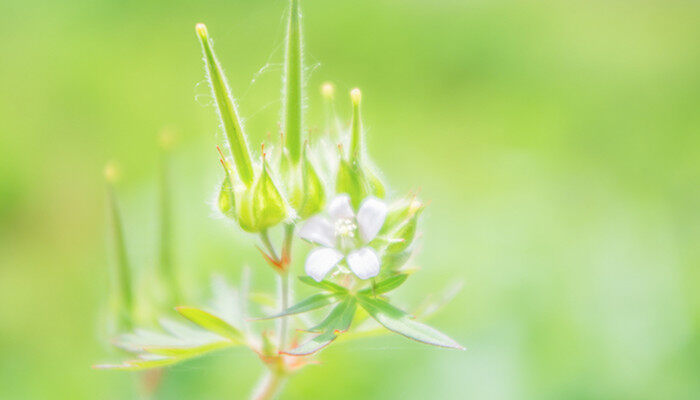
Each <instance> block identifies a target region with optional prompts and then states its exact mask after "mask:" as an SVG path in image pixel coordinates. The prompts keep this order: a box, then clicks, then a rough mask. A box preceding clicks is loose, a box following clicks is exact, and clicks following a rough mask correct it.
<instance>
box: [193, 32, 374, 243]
mask: <svg viewBox="0 0 700 400" xmlns="http://www.w3.org/2000/svg"><path fill="white" fill-rule="evenodd" d="M196 31H197V35H198V37H199V40H200V43H201V45H202V51H203V53H204V60H205V64H206V72H207V76H208V78H209V83H210V86H211V89H212V94H213V97H214V99H215V103H216V106H217V111H218V114H219V117H220V121H221V126H222V128H223V131H224V133H225V135H226V139H227V142H228V148H229V150H230V153H231V156H230V157H227V156H226V155H224V153H223V152H221V150H220V155H221V163H222V165H223V168H224V178H223V182H222V183H221V188H220V190H219V196H218V202H217V205H218V208H219V210H220V211H221V213H222V214H223V215H225V216H226V217H228V218H231V219H233V220H235V221H236V222H237V223H238V225H240V227H241V228H242V229H243V230H245V231H247V232H252V233H257V232H262V231H265V230H267V229H268V228H271V227H274V226H276V225H279V224H281V223H283V222H293V221H295V220H305V219H308V218H309V217H311V216H313V215H315V214H317V213H319V212H320V211H321V210H323V208H324V206H325V204H326V198H327V196H328V192H329V190H328V186H327V185H326V183H325V182H324V180H323V179H322V178H321V174H320V173H319V171H317V168H316V166H315V165H314V162H313V161H312V160H313V159H326V160H327V159H334V160H336V161H335V162H337V168H335V170H336V171H337V174H336V176H335V177H333V178H334V180H335V185H332V184H331V185H330V187H334V188H335V192H336V193H347V194H348V195H349V196H350V199H351V203H352V205H353V207H354V208H355V209H357V208H358V207H359V205H360V203H361V202H362V200H363V199H365V198H366V197H368V196H375V197H377V198H380V199H381V198H384V197H385V195H386V189H385V185H384V183H383V182H382V181H381V179H380V178H379V175H378V174H377V172H376V170H375V168H374V167H373V165H372V162H371V161H370V159H369V157H368V155H367V152H366V149H365V145H364V131H363V128H362V119H361V115H360V105H361V100H362V94H361V92H360V90H359V89H353V90H352V91H351V93H350V99H351V100H352V110H353V112H352V122H351V125H350V133H349V136H350V140H349V143H338V152H337V155H336V156H335V157H333V156H331V155H328V154H314V155H310V154H309V153H310V152H313V151H316V152H322V151H324V149H323V148H322V147H320V146H316V147H312V146H311V145H310V144H309V143H308V141H306V140H304V139H303V130H302V124H301V122H302V119H301V118H302V115H301V113H300V112H299V110H301V96H300V95H299V94H300V93H301V90H302V86H303V85H302V83H301V82H302V79H301V76H300V75H301V74H300V72H299V71H300V70H301V53H300V52H296V51H294V49H295V44H294V43H295V40H291V39H290V40H288V49H287V60H286V63H285V65H287V68H286V71H285V74H286V76H285V79H284V82H285V94H286V96H285V99H286V100H285V107H286V110H285V113H284V121H283V122H284V124H283V129H284V132H283V134H282V136H281V137H282V143H281V146H280V149H279V151H277V152H275V154H267V153H266V152H265V150H264V145H263V151H262V157H261V158H260V162H258V163H256V162H254V161H253V156H252V155H251V152H250V149H249V147H248V140H247V135H246V133H245V131H244V127H243V125H242V123H241V120H240V117H239V115H238V110H237V107H236V103H235V101H234V99H233V96H232V93H231V90H230V88H229V86H228V83H227V81H226V78H225V76H224V73H223V71H222V68H221V65H220V64H219V61H218V60H217V58H216V55H215V53H214V49H213V46H212V42H211V39H210V38H209V34H208V32H207V28H206V27H205V26H204V25H203V24H198V25H197V27H196ZM288 34H289V37H290V38H294V37H295V36H296V35H299V34H300V33H299V32H296V34H295V30H294V29H293V21H292V22H291V23H290V32H288ZM322 92H323V94H324V97H326V98H332V97H333V87H332V86H331V85H330V84H325V85H324V86H323V89H322ZM295 100H296V101H298V103H299V104H295V103H294V101H295ZM338 136H343V135H340V134H339V135H338Z"/></svg>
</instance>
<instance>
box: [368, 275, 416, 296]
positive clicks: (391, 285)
mask: <svg viewBox="0 0 700 400" xmlns="http://www.w3.org/2000/svg"><path fill="white" fill-rule="evenodd" d="M407 278H408V274H398V275H395V276H392V277H391V278H387V279H384V280H383V281H381V282H379V283H377V284H376V285H375V286H374V289H372V288H367V289H363V290H360V292H359V293H360V294H364V295H369V296H372V295H379V294H382V293H387V292H390V291H392V290H394V289H396V288H397V287H399V286H401V285H402V284H403V283H404V282H406V279H407Z"/></svg>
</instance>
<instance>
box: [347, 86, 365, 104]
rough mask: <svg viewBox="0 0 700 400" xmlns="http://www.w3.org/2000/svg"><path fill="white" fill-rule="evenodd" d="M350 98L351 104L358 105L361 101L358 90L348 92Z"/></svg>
mask: <svg viewBox="0 0 700 400" xmlns="http://www.w3.org/2000/svg"><path fill="white" fill-rule="evenodd" d="M350 98H351V99H352V104H355V105H358V104H360V101H361V100H362V92H360V89H358V88H355V89H353V90H352V91H351V92H350Z"/></svg>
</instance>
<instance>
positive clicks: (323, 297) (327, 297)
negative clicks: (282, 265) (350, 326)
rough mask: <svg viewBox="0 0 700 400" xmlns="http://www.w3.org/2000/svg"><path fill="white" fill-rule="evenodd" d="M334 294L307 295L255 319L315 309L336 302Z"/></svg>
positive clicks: (277, 316)
mask: <svg viewBox="0 0 700 400" xmlns="http://www.w3.org/2000/svg"><path fill="white" fill-rule="evenodd" d="M337 301H338V300H337V299H336V296H335V294H333V293H319V294H315V295H313V296H310V297H307V298H305V299H304V300H302V301H300V302H298V303H297V304H295V305H293V306H291V307H289V308H288V309H286V310H284V311H282V312H281V313H279V314H275V315H270V316H269V317H262V318H257V319H256V320H265V319H273V318H279V317H285V316H287V315H293V314H299V313H303V312H307V311H312V310H316V309H318V308H321V307H325V306H327V305H329V304H333V303H335V302H337Z"/></svg>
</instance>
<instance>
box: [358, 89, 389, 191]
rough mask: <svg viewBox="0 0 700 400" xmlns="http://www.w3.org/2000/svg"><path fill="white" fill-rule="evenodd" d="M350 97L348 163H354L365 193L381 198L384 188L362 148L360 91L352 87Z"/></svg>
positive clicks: (362, 132)
mask: <svg viewBox="0 0 700 400" xmlns="http://www.w3.org/2000/svg"><path fill="white" fill-rule="evenodd" d="M350 99H351V100H352V123H351V126H350V133H351V137H350V154H349V159H350V163H351V164H352V165H354V166H355V168H356V169H357V171H358V172H359V174H358V175H359V176H360V178H359V179H361V180H362V184H363V185H364V186H365V188H366V192H367V194H372V195H374V196H376V197H378V198H380V199H381V198H384V196H385V195H386V188H385V187H384V183H383V182H382V181H381V179H379V176H378V174H377V173H376V172H375V170H374V168H373V167H372V163H371V161H370V160H369V159H368V157H367V155H366V151H365V148H364V131H363V129H362V117H361V114H360V103H361V101H362V92H360V89H353V90H352V91H351V92H350Z"/></svg>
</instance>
